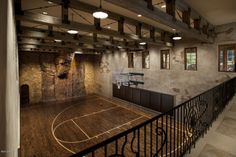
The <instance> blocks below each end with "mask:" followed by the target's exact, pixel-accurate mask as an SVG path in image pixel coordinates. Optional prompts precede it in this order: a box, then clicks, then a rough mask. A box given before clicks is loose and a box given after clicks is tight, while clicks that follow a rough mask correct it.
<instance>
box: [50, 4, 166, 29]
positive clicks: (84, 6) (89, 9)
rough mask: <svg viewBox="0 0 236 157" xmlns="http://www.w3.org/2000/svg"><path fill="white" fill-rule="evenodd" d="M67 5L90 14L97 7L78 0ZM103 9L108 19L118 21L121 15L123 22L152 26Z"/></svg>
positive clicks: (145, 27)
mask: <svg viewBox="0 0 236 157" xmlns="http://www.w3.org/2000/svg"><path fill="white" fill-rule="evenodd" d="M50 1H51V2H53V3H56V4H60V5H62V4H63V3H62V2H63V0H50ZM148 1H150V0H148ZM68 7H69V8H72V9H76V10H81V11H84V12H87V13H91V14H92V13H93V12H94V11H96V10H97V9H98V8H97V7H96V6H93V5H90V4H87V3H84V2H81V1H78V0H70V3H69V4H68ZM104 10H105V9H104ZM105 11H106V12H107V13H108V14H109V17H108V18H109V19H112V20H115V21H118V20H119V19H120V17H123V18H124V20H125V23H127V24H130V25H134V26H136V25H137V23H142V26H143V28H144V29H148V30H149V29H150V28H152V27H153V26H152V25H150V24H148V23H145V22H141V21H138V20H136V19H132V18H130V17H127V16H124V15H122V14H118V13H114V12H111V11H108V10H105ZM155 29H156V31H157V32H162V31H163V30H161V29H160V28H158V27H155Z"/></svg>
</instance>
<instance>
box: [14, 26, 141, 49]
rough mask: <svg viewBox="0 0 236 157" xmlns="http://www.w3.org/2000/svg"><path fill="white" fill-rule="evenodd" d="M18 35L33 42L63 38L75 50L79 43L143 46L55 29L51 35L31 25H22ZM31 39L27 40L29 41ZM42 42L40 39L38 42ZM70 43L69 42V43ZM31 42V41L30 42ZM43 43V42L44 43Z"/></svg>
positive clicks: (129, 46) (112, 47)
mask: <svg viewBox="0 0 236 157" xmlns="http://www.w3.org/2000/svg"><path fill="white" fill-rule="evenodd" d="M18 36H19V37H20V38H23V39H24V38H31V39H32V40H31V41H34V42H33V43H35V39H37V40H38V39H40V40H42V39H45V40H51V41H52V42H53V41H54V40H55V39H57V40H61V41H62V42H65V46H63V47H72V48H74V50H76V48H79V47H80V45H79V44H87V45H98V46H103V47H108V48H111V49H116V50H118V46H119V47H122V48H124V49H129V50H142V49H143V48H142V47H136V45H131V44H129V45H127V44H126V43H125V42H123V41H118V40H114V39H113V40H112V41H110V39H105V38H97V41H94V38H93V37H89V36H79V37H77V38H75V37H73V36H72V35H69V34H65V33H61V32H57V31H53V32H52V35H51V36H49V35H48V33H47V32H45V30H43V29H36V28H29V27H21V31H20V33H18ZM29 41H30V40H27V42H29ZM19 43H22V41H19ZM38 43H40V42H39V41H38V42H36V44H38ZM67 43H69V44H67ZM28 44H30V43H28ZM42 45H43V43H42ZM50 45H51V46H53V47H54V46H58V47H62V45H61V43H50Z"/></svg>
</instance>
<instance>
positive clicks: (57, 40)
mask: <svg viewBox="0 0 236 157" xmlns="http://www.w3.org/2000/svg"><path fill="white" fill-rule="evenodd" d="M54 41H55V42H57V43H60V42H62V41H61V40H60V39H54Z"/></svg>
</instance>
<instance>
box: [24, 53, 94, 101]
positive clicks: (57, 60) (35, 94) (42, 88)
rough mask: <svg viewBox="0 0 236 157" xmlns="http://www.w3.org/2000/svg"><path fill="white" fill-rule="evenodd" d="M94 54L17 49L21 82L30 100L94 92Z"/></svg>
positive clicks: (69, 96) (61, 97)
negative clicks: (28, 91) (21, 50)
mask: <svg viewBox="0 0 236 157" xmlns="http://www.w3.org/2000/svg"><path fill="white" fill-rule="evenodd" d="M93 62H94V58H93V57H92V56H81V55H80V56H79V55H74V54H68V53H64V54H49V53H48V54H45V53H44V54H42V53H27V52H21V53H20V85H23V84H27V85H29V90H30V103H31V104H34V103H38V102H48V101H55V100H64V99H68V98H76V97H81V96H84V95H86V94H90V93H93V92H94V89H93V88H94V64H93Z"/></svg>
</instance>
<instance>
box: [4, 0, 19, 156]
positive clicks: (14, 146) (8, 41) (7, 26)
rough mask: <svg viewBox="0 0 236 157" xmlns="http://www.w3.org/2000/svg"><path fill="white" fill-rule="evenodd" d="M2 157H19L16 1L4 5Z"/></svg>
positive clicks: (8, 1) (5, 0) (9, 1)
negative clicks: (14, 10)
mask: <svg viewBox="0 0 236 157" xmlns="http://www.w3.org/2000/svg"><path fill="white" fill-rule="evenodd" d="M0 26H1V28H0V157H17V156H18V153H17V152H18V148H19V146H20V143H19V137H20V136H19V133H20V132H19V128H20V127H19V121H20V120H19V119H20V118H19V111H20V110H19V109H20V107H19V81H18V80H19V79H18V78H19V76H18V75H19V72H18V50H17V42H16V30H15V29H16V28H15V18H14V12H13V1H12V0H1V1H0Z"/></svg>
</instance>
